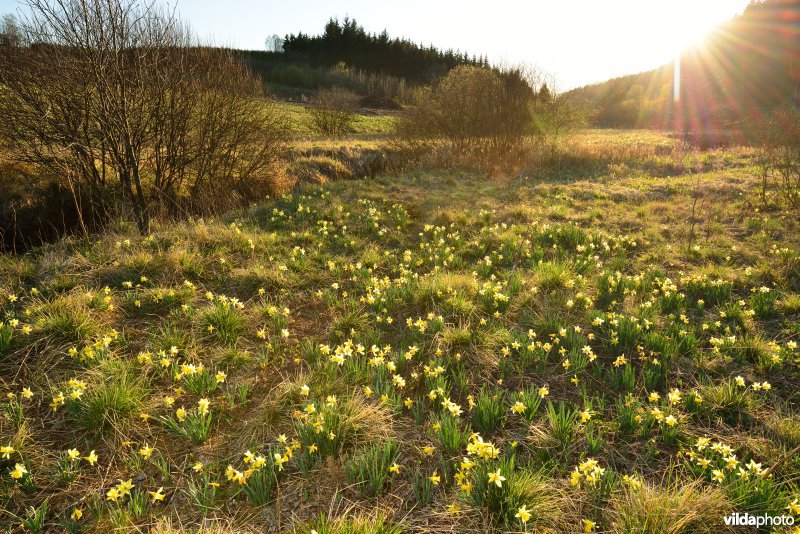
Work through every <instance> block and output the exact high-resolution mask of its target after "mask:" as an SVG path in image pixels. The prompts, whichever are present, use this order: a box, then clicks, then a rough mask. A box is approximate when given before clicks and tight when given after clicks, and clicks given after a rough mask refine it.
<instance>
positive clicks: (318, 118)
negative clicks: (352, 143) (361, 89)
mask: <svg viewBox="0 0 800 534" xmlns="http://www.w3.org/2000/svg"><path fill="white" fill-rule="evenodd" d="M357 108H358V95H356V94H355V93H353V92H352V91H350V90H348V89H344V88H343V87H331V88H330V89H320V90H319V92H318V93H317V94H316V95H315V96H314V98H313V99H312V100H311V107H310V108H309V112H310V113H311V122H312V124H313V126H314V129H315V130H316V131H317V132H319V133H320V134H323V135H343V134H345V133H347V132H348V131H350V129H351V128H352V126H353V121H355V118H356V115H355V112H356V109H357Z"/></svg>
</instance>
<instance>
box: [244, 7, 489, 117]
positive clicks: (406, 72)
mask: <svg viewBox="0 0 800 534" xmlns="http://www.w3.org/2000/svg"><path fill="white" fill-rule="evenodd" d="M268 40H271V43H270V44H269V48H271V50H269V51H246V52H243V54H244V56H245V57H246V59H247V60H248V62H249V63H250V65H251V66H252V68H253V69H254V70H255V71H256V72H257V73H258V74H259V75H261V77H262V78H263V79H264V80H265V81H266V82H268V83H270V84H273V85H274V84H277V85H282V86H287V87H293V88H299V89H318V88H320V87H331V86H334V85H336V86H344V87H347V88H349V89H351V90H353V91H356V92H358V93H361V94H373V95H376V96H380V97H385V98H395V99H399V100H406V101H408V100H409V99H410V95H411V93H412V90H413V88H414V87H419V86H422V85H426V84H430V83H431V82H433V81H435V80H437V79H439V78H441V77H442V76H444V75H445V74H447V73H448V72H449V71H450V70H451V69H452V68H454V67H456V66H459V65H472V66H478V67H487V68H488V67H489V62H488V60H487V59H486V58H485V57H477V56H474V55H473V56H470V55H468V54H466V53H464V52H460V51H457V50H439V49H438V48H436V47H434V46H433V45H429V46H422V45H420V44H417V43H414V42H412V41H411V40H409V39H404V38H396V37H395V38H392V37H390V36H389V34H388V32H387V31H386V30H383V31H382V32H381V33H370V32H368V31H367V30H365V29H364V27H363V26H362V25H360V24H359V23H358V22H357V21H356V20H355V19H352V18H349V17H345V18H344V20H342V21H339V20H338V19H336V18H331V19H329V20H328V22H327V23H326V24H325V28H324V30H323V32H322V33H321V34H319V35H309V34H305V33H302V32H298V33H297V34H289V35H286V36H285V38H283V39H282V40H281V39H280V38H279V37H278V36H272V37H271V38H270V39H268Z"/></svg>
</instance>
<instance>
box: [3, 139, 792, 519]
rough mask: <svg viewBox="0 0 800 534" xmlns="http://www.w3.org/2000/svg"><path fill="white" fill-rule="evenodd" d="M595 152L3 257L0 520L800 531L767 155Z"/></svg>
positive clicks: (120, 229) (788, 255)
mask: <svg viewBox="0 0 800 534" xmlns="http://www.w3.org/2000/svg"><path fill="white" fill-rule="evenodd" d="M582 147H583V148H581V147H578V146H574V147H573V148H572V149H571V150H570V152H572V153H581V152H580V151H583V152H582V153H584V154H594V156H595V157H599V155H600V153H601V152H602V151H604V150H605V151H607V152H608V153H609V154H612V153H613V154H615V156H614V164H613V165H609V166H608V167H607V168H605V169H606V170H604V171H602V173H601V174H599V175H594V176H591V177H590V178H589V179H586V180H577V179H575V178H574V177H573V176H570V178H568V179H562V180H548V181H540V180H536V179H533V178H530V177H528V176H522V175H521V176H518V177H516V178H513V179H504V180H496V181H493V180H490V179H487V178H485V177H482V176H478V175H474V174H468V173H463V172H457V171H436V172H433V171H431V172H413V173H409V174H406V175H402V176H386V177H382V178H378V179H375V180H362V181H340V182H335V183H332V184H328V185H324V186H306V187H304V188H300V189H298V190H296V191H294V192H292V193H290V194H287V195H285V196H283V197H281V198H276V199H273V200H268V201H264V202H261V203H260V204H259V205H257V206H255V207H253V208H252V209H248V210H246V211H240V212H236V213H231V214H229V215H227V216H225V217H223V218H221V219H217V220H212V219H206V220H189V221H185V222H180V223H160V224H156V225H155V226H154V228H153V232H152V234H151V235H149V236H147V237H143V236H141V235H139V234H138V233H137V232H136V231H135V230H134V229H133V227H132V225H126V224H118V225H117V226H115V227H113V228H111V229H109V231H108V232H107V233H105V234H103V235H98V236H96V237H94V238H92V240H91V242H84V241H82V240H71V241H63V242H59V243H56V244H54V245H49V246H46V247H42V248H40V249H37V250H35V251H33V252H31V253H29V254H27V255H24V256H20V257H10V256H0V295H1V297H0V313H2V315H0V317H2V320H0V377H1V378H0V393H2V401H0V414H1V415H0V474H1V476H0V509H2V510H4V511H5V512H6V513H4V514H3V515H0V528H2V529H8V530H13V529H16V528H17V527H18V526H19V525H20V524H24V525H25V527H24V530H26V531H31V532H51V531H55V530H66V531H68V532H110V531H127V532H142V531H154V532H188V531H195V529H198V528H201V526H202V527H203V530H204V531H211V532H219V533H225V532H230V533H234V532H235V533H249V532H301V533H310V532H313V531H316V532H318V533H320V534H322V533H356V532H358V533H368V534H369V533H371V534H379V533H383V534H386V533H391V534H400V533H415V532H416V533H423V532H425V533H430V532H434V533H445V532H485V531H487V530H489V529H491V528H494V527H496V528H497V530H498V531H505V532H522V531H527V532H564V533H574V532H578V531H584V532H593V531H596V532H645V531H647V532H705V533H711V532H714V533H720V532H722V533H724V532H738V531H739V530H736V528H735V527H726V526H725V525H724V524H723V523H722V520H723V517H724V516H725V515H726V514H729V513H732V512H734V511H737V512H745V511H748V512H751V513H768V514H772V515H779V514H794V515H797V514H798V512H800V508H798V505H797V503H798V498H800V490H799V489H798V487H797V481H796V474H797V472H798V470H799V469H800V456H791V455H789V454H787V453H788V451H790V450H791V449H793V448H794V447H796V446H797V445H799V444H800V414H799V413H798V411H797V392H798V388H800V380H799V379H798V376H799V375H798V368H797V365H798V356H800V354H799V353H798V352H797V339H798V337H800V328H799V327H798V325H800V252H799V250H800V241H798V236H800V231H799V230H800V228H798V219H797V218H796V217H793V216H791V215H789V214H788V213H785V214H782V213H781V212H777V213H759V211H758V210H755V209H754V208H753V206H752V205H751V199H752V198H753V195H754V190H755V188H756V187H757V179H756V177H755V176H756V167H755V166H754V163H755V162H754V160H753V151H752V150H751V149H749V148H746V147H736V148H730V149H727V150H724V151H722V150H713V151H706V152H691V153H685V152H682V151H681V150H682V149H681V147H680V146H678V145H676V144H675V141H674V140H673V139H670V138H668V137H666V136H662V135H660V134H656V133H637V132H627V133H619V132H603V133H597V134H593V135H592V136H589V137H587V138H586V139H584V140H583V145H582ZM666 176H671V178H666ZM692 199H700V202H699V204H694V203H693V202H692ZM768 470H769V474H770V476H764V475H765V474H766V473H767V472H768ZM653 525H657V528H656V529H654V528H653ZM678 526H679V527H680V529H678ZM206 529H209V530H206ZM684 529H685V530H684Z"/></svg>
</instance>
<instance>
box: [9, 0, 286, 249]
mask: <svg viewBox="0 0 800 534" xmlns="http://www.w3.org/2000/svg"><path fill="white" fill-rule="evenodd" d="M27 5H28V7H29V9H30V14H29V15H28V16H27V17H25V18H23V19H22V20H21V21H20V22H19V24H18V34H19V43H18V44H17V45H14V46H5V47H4V49H3V53H2V54H0V83H1V84H2V85H3V87H4V90H3V91H2V92H0V115H2V116H3V117H4V120H3V121H2V125H0V137H1V138H2V139H3V141H4V144H5V145H6V146H7V148H8V150H9V153H10V154H11V156H12V157H13V158H14V159H15V160H17V161H22V162H28V163H33V164H35V165H38V166H41V167H43V168H46V169H48V170H49V171H50V172H51V173H52V174H53V175H55V176H60V177H62V179H63V180H64V182H65V184H66V186H67V187H68V188H69V190H70V191H72V196H73V199H74V200H75V203H76V205H77V204H78V203H81V204H89V205H90V206H91V210H92V212H94V213H98V214H101V215H106V214H108V213H109V212H110V210H111V209H113V208H115V207H116V206H109V205H108V203H107V202H106V201H105V199H106V198H107V195H106V193H107V191H108V190H114V191H116V192H117V196H116V198H117V201H118V202H119V205H121V206H122V207H123V208H124V209H125V210H127V211H129V212H130V213H132V215H133V217H134V219H135V221H136V225H137V227H138V229H139V231H140V232H142V233H147V232H148V231H149V227H150V217H151V215H152V214H153V213H154V212H156V211H157V210H159V209H161V210H166V211H167V212H170V213H173V214H175V213H182V212H183V211H184V210H186V209H191V210H199V211H204V210H207V209H209V207H210V206H213V204H211V205H210V204H209V202H208V201H209V200H210V199H212V198H223V199H226V201H227V200H231V199H235V200H244V199H248V198H252V197H253V196H254V195H256V194H257V193H258V192H259V190H260V189H261V188H262V187H261V186H262V185H263V184H264V182H265V181H267V180H268V176H269V170H268V169H269V167H270V166H271V165H272V164H273V163H274V162H275V160H276V157H277V155H278V154H279V152H280V150H281V148H282V141H283V140H284V138H285V137H286V133H285V132H286V131H287V130H286V127H285V123H283V122H282V119H281V118H280V117H279V116H278V114H277V113H276V112H275V110H274V109H272V108H271V107H270V106H265V105H264V104H263V102H262V101H260V100H259V99H258V97H259V96H260V91H261V85H260V84H259V83H257V79H256V78H255V77H254V76H253V75H252V73H251V72H250V71H249V70H248V69H247V68H245V67H244V66H243V65H242V64H241V63H239V62H237V61H235V59H234V57H233V55H232V54H231V53H230V52H226V51H221V50H215V49H204V48H200V47H198V46H197V45H196V43H195V42H194V41H193V38H192V36H191V34H190V32H189V31H188V29H187V28H186V27H185V26H184V25H183V24H182V23H181V22H180V21H179V20H178V19H177V18H176V17H175V16H174V14H172V13H169V12H165V11H161V10H159V9H157V8H156V7H155V6H154V3H152V2H141V1H137V0H28V2H27ZM78 211H79V212H81V211H82V210H81V209H78Z"/></svg>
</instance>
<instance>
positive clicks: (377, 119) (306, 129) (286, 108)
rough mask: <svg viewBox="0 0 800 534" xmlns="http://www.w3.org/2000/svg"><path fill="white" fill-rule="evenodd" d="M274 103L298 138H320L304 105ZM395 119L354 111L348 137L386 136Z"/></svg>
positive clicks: (375, 112)
mask: <svg viewBox="0 0 800 534" xmlns="http://www.w3.org/2000/svg"><path fill="white" fill-rule="evenodd" d="M274 105H275V106H276V108H277V109H278V111H279V112H280V113H283V114H284V115H285V116H286V117H287V119H288V120H289V123H290V125H291V128H292V131H293V132H294V133H295V135H296V136H297V137H298V138H299V139H300V140H308V139H313V140H315V141H319V140H320V138H321V137H322V136H320V135H319V134H318V133H317V132H316V131H315V129H314V125H313V123H312V119H311V114H310V113H309V112H308V109H307V107H306V106H304V105H302V104H296V103H291V102H277V103H275V104H274ZM396 120H397V119H396V115H395V114H392V113H386V112H378V111H369V110H363V109H362V110H360V112H359V113H356V116H355V120H354V121H353V127H352V130H353V131H352V132H351V134H350V135H349V136H348V137H359V138H362V137H363V138H367V139H369V138H373V137H381V136H386V135H388V134H389V133H391V132H392V131H393V129H394V126H395V122H396ZM322 139H324V138H322Z"/></svg>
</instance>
